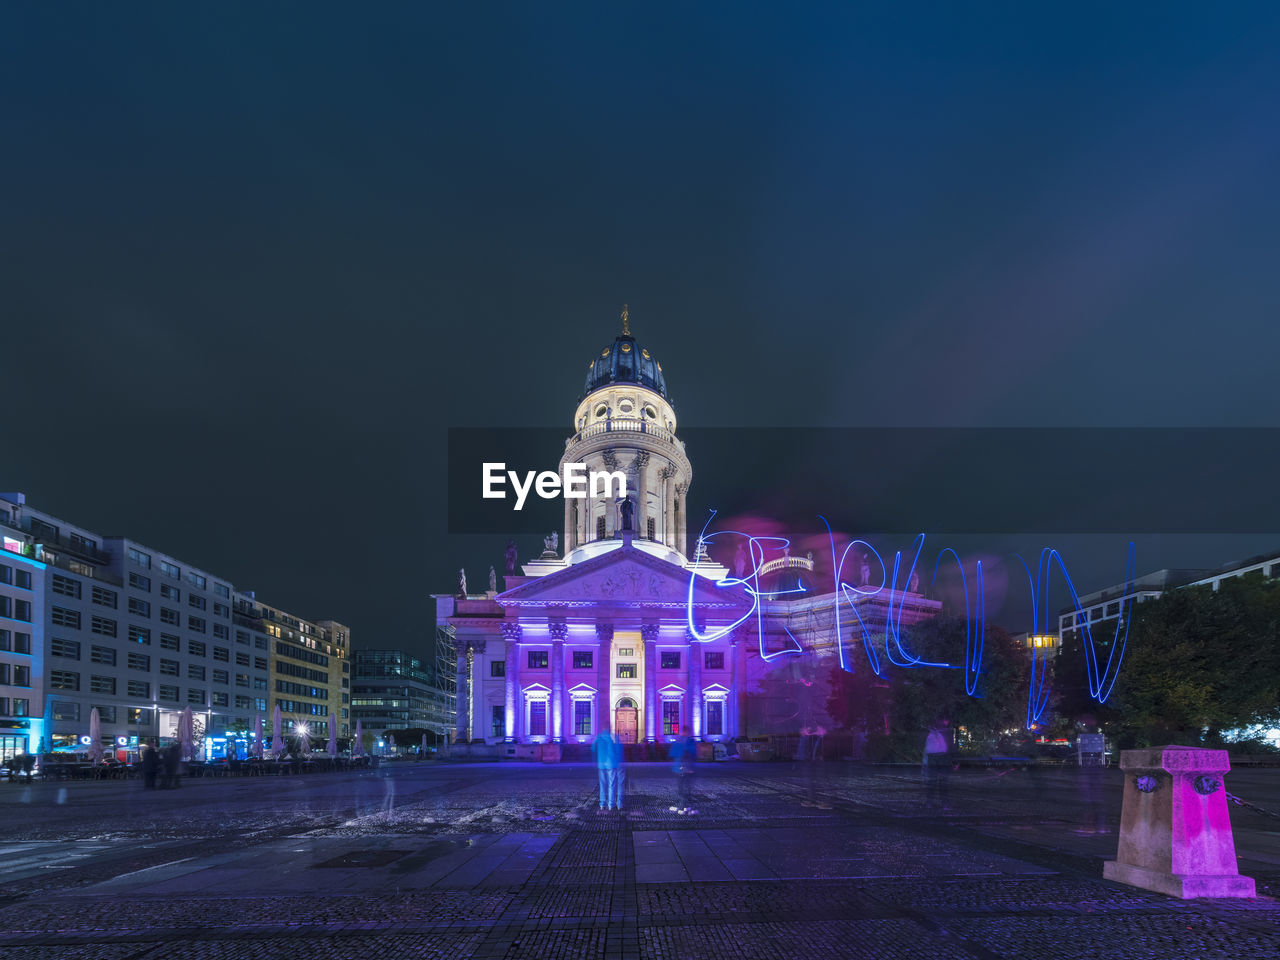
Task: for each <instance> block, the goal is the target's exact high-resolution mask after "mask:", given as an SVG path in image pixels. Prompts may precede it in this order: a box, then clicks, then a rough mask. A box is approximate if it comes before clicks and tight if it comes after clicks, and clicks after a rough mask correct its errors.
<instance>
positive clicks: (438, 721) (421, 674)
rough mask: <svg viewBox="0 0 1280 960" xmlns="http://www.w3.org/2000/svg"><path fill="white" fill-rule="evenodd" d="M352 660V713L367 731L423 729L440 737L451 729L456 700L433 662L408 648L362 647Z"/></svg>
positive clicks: (445, 735)
mask: <svg viewBox="0 0 1280 960" xmlns="http://www.w3.org/2000/svg"><path fill="white" fill-rule="evenodd" d="M352 664H353V673H354V676H353V679H352V698H351V706H352V716H353V717H354V718H356V719H358V720H360V721H361V724H362V726H363V729H364V730H366V731H368V732H371V733H374V734H378V735H381V734H383V733H391V732H394V731H396V730H405V729H409V728H423V729H426V730H431V731H432V732H433V733H435V734H436V736H437V738H439V739H441V740H443V739H445V738H446V737H447V735H448V734H449V733H450V732H451V731H452V728H453V724H454V719H455V711H456V710H457V704H456V702H455V700H454V698H453V697H452V696H451V695H450V693H449V691H448V689H447V687H446V685H444V684H442V683H440V682H439V677H438V676H437V674H436V668H435V664H434V663H431V662H426V661H423V660H422V659H420V658H418V657H415V656H412V655H411V654H409V653H406V652H405V651H403V650H357V651H355V652H354V653H353V654H352Z"/></svg>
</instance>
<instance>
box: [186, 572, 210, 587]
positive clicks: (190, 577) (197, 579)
mask: <svg viewBox="0 0 1280 960" xmlns="http://www.w3.org/2000/svg"><path fill="white" fill-rule="evenodd" d="M206 582H207V581H206V580H205V578H204V577H202V576H201V575H200V574H198V573H195V572H193V571H191V570H188V571H187V583H189V584H191V585H192V586H193V587H199V588H200V589H201V590H203V589H204V587H205V583H206Z"/></svg>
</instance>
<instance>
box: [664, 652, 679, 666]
mask: <svg viewBox="0 0 1280 960" xmlns="http://www.w3.org/2000/svg"><path fill="white" fill-rule="evenodd" d="M662 669H663V670H679V669H680V651H679V650H663V651H662Z"/></svg>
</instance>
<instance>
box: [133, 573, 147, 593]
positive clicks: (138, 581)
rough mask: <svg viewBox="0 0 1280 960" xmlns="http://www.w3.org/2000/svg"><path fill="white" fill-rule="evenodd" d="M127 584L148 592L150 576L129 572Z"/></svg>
mask: <svg viewBox="0 0 1280 960" xmlns="http://www.w3.org/2000/svg"><path fill="white" fill-rule="evenodd" d="M129 586H131V587H133V589H135V590H146V591H147V592H150V591H151V578H150V577H144V576H143V575H142V574H140V573H131V574H129Z"/></svg>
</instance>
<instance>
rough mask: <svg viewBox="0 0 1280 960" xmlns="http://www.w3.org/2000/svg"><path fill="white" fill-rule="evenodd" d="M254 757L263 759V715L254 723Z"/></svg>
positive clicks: (259, 715)
mask: <svg viewBox="0 0 1280 960" xmlns="http://www.w3.org/2000/svg"><path fill="white" fill-rule="evenodd" d="M253 755H254V756H255V757H257V758H258V759H259V760H261V759H262V714H258V716H257V718H256V719H255V720H254V721H253Z"/></svg>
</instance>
